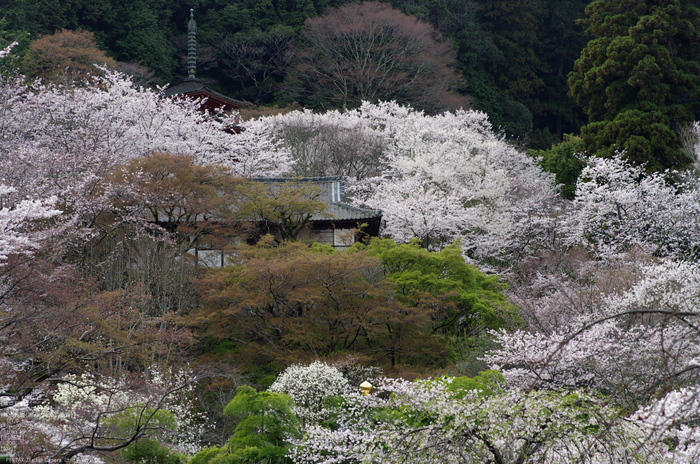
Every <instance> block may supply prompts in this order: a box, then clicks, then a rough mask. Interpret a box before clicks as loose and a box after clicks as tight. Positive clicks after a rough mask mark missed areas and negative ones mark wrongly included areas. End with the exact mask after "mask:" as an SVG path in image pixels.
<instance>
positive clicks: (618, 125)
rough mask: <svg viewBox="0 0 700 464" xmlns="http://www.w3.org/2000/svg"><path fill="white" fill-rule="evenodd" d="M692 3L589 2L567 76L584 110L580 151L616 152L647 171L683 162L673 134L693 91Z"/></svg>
mask: <svg viewBox="0 0 700 464" xmlns="http://www.w3.org/2000/svg"><path fill="white" fill-rule="evenodd" d="M699 6H700V1H698V0H689V1H683V2H681V1H680V0H655V1H646V2H639V1H637V0H596V1H595V2H593V3H591V4H590V5H589V6H588V7H587V8H586V15H587V16H588V18H587V19H585V20H583V21H582V23H583V24H584V25H585V26H587V30H586V33H587V35H588V36H589V37H590V39H591V40H590V41H589V42H588V45H587V46H586V48H585V49H584V50H583V52H582V53H581V57H580V58H579V59H578V60H577V61H576V64H575V65H574V71H573V72H572V73H571V75H570V77H569V85H570V87H571V93H572V95H573V96H575V97H576V99H577V100H578V102H579V103H581V104H583V105H584V106H585V111H586V113H587V114H588V117H589V123H588V125H587V126H585V127H583V128H582V138H583V142H584V146H585V148H586V150H587V151H588V152H589V153H591V154H594V155H596V156H603V157H610V156H612V155H613V153H614V152H615V151H616V150H620V151H624V152H625V156H626V157H627V159H629V160H630V161H632V162H635V163H638V164H642V163H646V166H647V170H649V171H653V170H661V169H666V168H671V167H677V166H682V165H683V164H685V162H686V160H685V159H684V157H683V155H682V153H681V151H680V150H679V146H680V142H679V138H678V135H677V134H676V132H675V130H676V129H677V128H678V127H679V126H683V125H685V124H687V123H688V122H690V121H692V120H693V119H694V112H695V113H697V111H698V108H699V107H698V91H699V90H700V63H699V62H698V57H699V56H700V54H699V52H700V9H699Z"/></svg>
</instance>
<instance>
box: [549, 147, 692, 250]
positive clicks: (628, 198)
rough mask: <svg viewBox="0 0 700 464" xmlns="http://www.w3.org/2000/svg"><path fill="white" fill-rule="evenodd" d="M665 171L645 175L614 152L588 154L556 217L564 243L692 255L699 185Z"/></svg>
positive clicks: (598, 248) (640, 169) (597, 247)
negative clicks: (570, 197) (568, 204)
mask: <svg viewBox="0 0 700 464" xmlns="http://www.w3.org/2000/svg"><path fill="white" fill-rule="evenodd" d="M670 180H671V179H670V178H669V175H668V174H651V175H645V174H644V170H643V168H641V167H636V166H632V165H631V164H629V163H627V162H626V161H624V160H623V159H622V157H621V156H616V157H614V158H611V159H603V158H595V157H593V158H591V159H590V160H589V164H588V166H587V167H586V168H584V169H583V171H582V173H581V177H580V180H579V182H578V184H577V186H576V198H575V199H574V202H573V208H572V209H571V210H570V213H569V214H568V215H566V217H564V218H563V220H562V232H564V234H566V236H567V238H566V241H567V243H569V244H571V245H573V244H582V245H584V246H587V247H589V248H591V249H592V250H593V251H594V252H595V253H596V254H598V255H600V256H611V255H613V254H615V253H621V252H624V251H626V250H629V249H631V248H633V247H640V248H641V249H643V250H644V251H646V252H647V253H650V254H652V255H654V256H671V257H694V256H695V254H696V253H697V250H696V248H697V246H698V244H699V243H700V235H699V233H698V231H699V230H700V229H698V218H700V201H699V200H700V186H699V185H698V182H697V181H696V180H692V179H691V180H688V181H687V182H684V183H679V184H677V185H671V184H670Z"/></svg>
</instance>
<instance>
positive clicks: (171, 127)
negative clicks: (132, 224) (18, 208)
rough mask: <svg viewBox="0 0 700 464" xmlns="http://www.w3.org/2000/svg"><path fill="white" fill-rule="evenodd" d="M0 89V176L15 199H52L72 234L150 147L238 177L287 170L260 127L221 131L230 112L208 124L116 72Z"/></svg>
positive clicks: (187, 103) (193, 106)
mask: <svg viewBox="0 0 700 464" xmlns="http://www.w3.org/2000/svg"><path fill="white" fill-rule="evenodd" d="M0 93H1V94H2V97H0V115H1V116H2V117H1V118H0V119H1V121H0V130H1V131H2V134H3V137H2V139H0V179H2V182H3V183H4V184H5V185H6V186H8V187H12V188H14V189H16V192H17V195H18V196H19V197H20V198H22V199H41V198H50V197H52V196H56V197H57V198H58V200H59V202H61V203H62V204H63V205H64V206H63V207H62V209H63V210H64V211H70V212H71V214H70V215H65V216H64V217H65V219H66V220H67V221H72V222H69V224H70V227H71V228H72V229H73V230H74V231H75V230H76V229H78V230H80V229H81V228H82V227H87V228H89V227H90V224H91V222H92V220H93V219H94V218H95V217H96V216H97V215H98V214H99V213H100V212H101V211H103V210H105V209H106V208H107V207H108V201H107V198H106V197H105V196H104V195H101V188H100V187H101V183H102V180H103V179H104V177H105V175H106V174H107V173H108V172H109V171H110V170H112V169H113V168H114V167H115V166H117V165H120V164H126V163H128V162H129V161H130V160H131V159H133V158H136V157H142V156H145V155H148V154H150V153H152V152H153V151H159V152H169V153H174V154H182V155H188V156H192V157H193V159H194V160H195V162H196V163H198V164H219V165H224V166H227V167H229V168H230V169H231V170H232V171H233V172H234V174H236V175H239V176H246V177H248V176H256V175H282V174H284V173H285V172H288V171H289V169H290V166H291V160H290V158H289V156H288V154H287V152H286V151H285V150H284V149H282V147H281V146H280V145H279V142H275V141H273V140H272V139H271V138H269V137H267V136H266V134H265V132H263V129H262V126H261V124H260V123H258V122H250V123H249V124H248V125H247V127H246V129H247V130H246V131H244V132H242V133H240V134H234V133H230V131H228V132H227V131H226V130H225V129H226V128H227V127H229V126H230V125H231V124H233V122H234V119H233V118H234V116H224V117H223V118H219V117H217V118H214V117H212V115H207V114H204V113H202V112H200V111H199V102H196V101H191V100H187V99H166V98H163V97H161V95H159V94H158V93H156V92H154V91H151V90H148V89H143V88H136V87H134V86H133V85H132V83H131V81H130V80H129V79H127V78H125V77H124V76H123V75H121V74H119V73H116V72H111V71H105V76H104V77H95V78H94V82H93V83H92V85H89V86H84V87H80V88H65V87H60V86H47V85H42V84H40V83H38V84H31V85H30V84H27V83H24V82H22V81H21V79H3V80H2V81H1V82H0ZM84 233H88V234H89V231H84Z"/></svg>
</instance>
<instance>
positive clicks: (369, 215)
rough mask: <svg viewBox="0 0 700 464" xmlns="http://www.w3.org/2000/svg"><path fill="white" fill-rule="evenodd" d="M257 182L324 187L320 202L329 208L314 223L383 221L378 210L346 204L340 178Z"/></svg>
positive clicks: (315, 218)
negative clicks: (304, 183) (294, 183)
mask: <svg viewBox="0 0 700 464" xmlns="http://www.w3.org/2000/svg"><path fill="white" fill-rule="evenodd" d="M253 180H254V181H256V182H269V183H284V182H308V183H313V184H316V185H319V186H320V187H323V191H322V192H321V195H320V197H319V200H321V201H323V202H324V203H325V204H326V205H328V206H327V208H326V210H325V211H324V212H323V213H321V214H319V215H314V216H312V217H311V220H312V221H315V222H320V221H329V222H333V221H361V220H371V219H381V217H382V211H381V210H378V209H365V208H358V207H357V206H353V205H350V204H348V203H346V202H345V181H344V180H343V178H342V177H340V176H334V177H297V178H286V177H261V178H255V179H253Z"/></svg>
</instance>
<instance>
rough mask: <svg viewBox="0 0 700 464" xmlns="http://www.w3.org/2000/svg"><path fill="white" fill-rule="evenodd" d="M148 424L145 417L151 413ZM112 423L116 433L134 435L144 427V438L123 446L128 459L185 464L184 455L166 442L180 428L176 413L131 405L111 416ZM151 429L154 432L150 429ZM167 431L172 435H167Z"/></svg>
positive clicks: (138, 461)
mask: <svg viewBox="0 0 700 464" xmlns="http://www.w3.org/2000/svg"><path fill="white" fill-rule="evenodd" d="M151 415H152V418H151V420H150V421H149V422H148V426H147V427H145V428H144V425H143V422H144V419H145V418H147V417H149V416H151ZM108 423H109V425H110V426H111V427H113V428H114V429H115V435H116V436H130V435H134V434H136V433H138V431H139V430H140V429H144V431H145V432H146V435H145V437H146V438H144V439H141V440H137V441H135V442H134V443H132V444H130V445H129V446H127V447H126V448H124V449H122V450H119V455H120V456H121V457H122V458H123V459H124V460H126V461H127V462H132V463H148V464H184V463H185V458H184V456H183V455H181V454H179V453H176V452H175V451H173V450H171V449H170V448H168V447H167V446H166V445H164V444H163V443H164V442H165V441H170V440H172V438H173V437H172V434H173V433H174V432H175V431H176V430H177V419H176V418H175V416H173V414H172V413H170V412H169V411H165V410H162V409H161V410H158V411H156V410H155V409H153V408H151V407H143V408H141V407H139V408H129V409H126V410H124V411H123V412H121V413H119V414H116V415H114V416H112V417H110V418H109V420H108ZM149 430H150V431H151V432H150V433H149V432H148V431H149ZM166 435H167V436H168V438H167V439H166V438H165V437H166Z"/></svg>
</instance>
